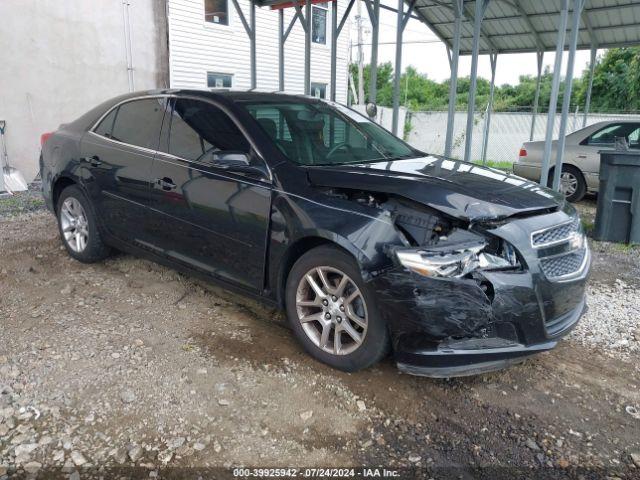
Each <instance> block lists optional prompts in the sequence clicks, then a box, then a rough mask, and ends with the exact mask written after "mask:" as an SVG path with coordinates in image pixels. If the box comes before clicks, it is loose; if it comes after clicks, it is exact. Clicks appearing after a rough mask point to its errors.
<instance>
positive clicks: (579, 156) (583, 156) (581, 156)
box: [578, 155, 587, 158]
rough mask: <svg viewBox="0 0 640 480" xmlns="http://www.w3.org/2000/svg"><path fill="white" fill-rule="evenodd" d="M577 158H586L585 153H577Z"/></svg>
mask: <svg viewBox="0 0 640 480" xmlns="http://www.w3.org/2000/svg"><path fill="white" fill-rule="evenodd" d="M578 158H587V156H586V155H578Z"/></svg>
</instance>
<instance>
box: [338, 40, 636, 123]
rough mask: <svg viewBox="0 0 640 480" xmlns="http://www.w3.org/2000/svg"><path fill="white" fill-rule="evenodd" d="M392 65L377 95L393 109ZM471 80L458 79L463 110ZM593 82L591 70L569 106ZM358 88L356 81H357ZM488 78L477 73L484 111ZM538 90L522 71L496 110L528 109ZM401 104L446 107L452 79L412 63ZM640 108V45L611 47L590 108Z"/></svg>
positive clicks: (384, 67)
mask: <svg viewBox="0 0 640 480" xmlns="http://www.w3.org/2000/svg"><path fill="white" fill-rule="evenodd" d="M350 70H351V74H352V78H353V79H354V81H355V82H356V83H357V79H358V67H357V65H354V64H352V65H350ZM370 70H371V69H370V67H369V65H366V66H365V67H364V83H365V89H364V91H365V98H366V101H367V102H368V101H369V98H368V96H369V78H370ZM393 74H394V72H393V67H392V65H391V63H383V64H380V65H379V66H378V81H377V87H378V93H377V98H376V103H377V104H378V105H381V106H386V107H390V106H392V104H393ZM552 81H553V74H552V73H551V71H550V70H549V68H548V67H547V68H545V70H544V72H543V73H542V75H541V77H540V99H539V103H538V111H539V112H545V111H547V110H548V108H549V98H550V97H551V84H552ZM470 86H471V79H470V78H469V77H461V78H459V79H458V85H457V95H456V108H457V109H458V110H464V109H466V108H467V105H468V101H469V89H470ZM588 86H589V69H588V68H587V69H585V70H584V71H583V72H582V76H581V77H580V78H576V79H575V80H574V82H573V87H572V91H571V102H570V104H571V106H572V107H571V108H572V109H573V108H574V106H575V105H580V108H582V106H583V105H584V103H585V98H586V94H587V89H588ZM355 87H356V91H357V88H358V86H357V84H356V85H355ZM489 89H490V84H489V81H488V80H486V79H485V78H482V77H479V78H478V80H477V87H476V102H475V103H476V109H477V110H478V111H482V110H484V108H486V106H487V103H488V101H489ZM535 92H536V77H535V76H532V75H521V76H520V78H519V80H518V83H517V84H516V85H502V86H496V88H495V93H494V110H495V111H513V110H530V109H531V108H532V107H533V102H534V98H535ZM563 95H564V82H561V83H560V93H559V95H558V109H560V108H561V106H562V98H563ZM400 104H401V105H406V106H407V108H409V109H411V110H414V111H415V110H446V109H447V108H448V104H449V80H445V81H443V82H435V81H433V80H431V79H429V78H428V77H427V75H425V74H422V73H419V72H418V71H417V70H416V69H415V68H414V67H411V66H409V67H407V68H406V69H405V71H404V73H403V74H402V76H401V77H400ZM630 110H633V111H639V110H640V47H629V48H613V49H610V50H607V51H606V52H605V53H604V54H603V55H602V56H601V57H599V58H598V59H597V63H596V66H595V72H594V80H593V91H592V96H591V111H593V112H595V111H630Z"/></svg>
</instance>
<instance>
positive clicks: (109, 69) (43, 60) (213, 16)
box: [0, 0, 349, 181]
mask: <svg viewBox="0 0 640 480" xmlns="http://www.w3.org/2000/svg"><path fill="white" fill-rule="evenodd" d="M238 1H239V6H240V8H241V9H242V10H243V11H244V12H245V16H246V18H247V19H248V18H249V2H248V1H247V0H238ZM339 3H340V4H341V5H340V7H339V9H340V11H339V12H338V14H339V17H338V18H342V15H343V12H344V9H345V8H346V4H347V2H344V1H341V2H339ZM331 8H333V7H332V3H331V2H330V3H329V4H315V5H314V6H313V7H312V10H313V15H312V23H313V28H312V33H313V34H312V38H313V43H312V49H311V58H312V60H311V82H312V87H313V88H314V89H313V91H312V94H316V95H318V96H321V97H326V98H329V96H330V90H329V89H330V88H332V86H331V85H330V68H331V55H330V54H331V38H330V35H331V32H330V31H331V28H330V25H331ZM293 15H294V9H293V8H287V9H286V11H285V26H288V25H289V22H290V20H291V18H293ZM0 19H2V27H1V28H0V45H1V46H2V48H0V66H1V69H2V75H0V120H4V121H6V143H7V153H8V160H9V163H10V164H11V166H13V167H16V168H17V169H18V170H19V171H20V172H21V173H22V174H23V176H24V177H25V178H26V180H27V181H31V180H33V179H34V178H35V176H36V175H37V173H38V168H39V167H38V158H39V155H40V135H41V134H42V133H45V132H50V131H53V130H55V129H57V128H58V126H59V125H60V124H61V123H65V122H68V121H71V120H74V119H75V118H77V117H78V116H80V115H81V114H83V113H84V112H86V111H87V110H89V109H91V108H92V107H94V106H96V105H98V104H99V103H101V102H102V101H104V100H106V99H108V98H111V97H114V96H116V95H120V94H122V93H125V92H128V91H133V90H148V89H155V88H166V87H169V86H171V87H181V88H206V87H207V86H211V87H219V86H223V87H233V88H239V89H248V88H250V70H251V68H250V61H249V55H250V53H249V50H250V42H249V39H248V36H247V34H246V32H245V30H244V27H243V25H242V23H241V21H240V18H239V17H238V14H237V12H236V10H235V8H234V5H233V0H91V1H87V0H64V1H44V0H0ZM256 34H257V88H258V89H260V90H277V89H278V12H277V11H273V10H271V9H269V8H256ZM167 39H168V45H167ZM304 40H305V37H304V30H303V28H302V26H301V24H300V22H299V21H297V22H296V24H295V26H294V27H293V29H292V30H291V33H290V35H289V37H288V39H287V42H286V44H285V62H286V68H285V90H286V91H287V92H291V93H303V92H304ZM348 46H349V28H348V25H347V26H345V28H344V29H343V31H342V34H341V35H340V38H339V42H338V58H337V87H336V88H337V90H336V93H337V95H336V99H337V101H339V102H343V103H344V102H346V99H347V68H348V66H347V62H348V49H349V48H348Z"/></svg>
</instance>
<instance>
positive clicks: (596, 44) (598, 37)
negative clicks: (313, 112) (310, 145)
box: [232, 0, 640, 189]
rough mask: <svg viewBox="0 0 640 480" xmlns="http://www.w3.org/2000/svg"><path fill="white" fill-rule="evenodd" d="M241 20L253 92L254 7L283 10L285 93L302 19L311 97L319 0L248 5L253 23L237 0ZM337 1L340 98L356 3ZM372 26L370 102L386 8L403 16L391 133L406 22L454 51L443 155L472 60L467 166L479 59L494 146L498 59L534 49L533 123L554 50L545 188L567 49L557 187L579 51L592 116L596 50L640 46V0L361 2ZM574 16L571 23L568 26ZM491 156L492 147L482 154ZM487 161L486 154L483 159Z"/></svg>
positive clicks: (334, 20) (260, 0)
mask: <svg viewBox="0 0 640 480" xmlns="http://www.w3.org/2000/svg"><path fill="white" fill-rule="evenodd" d="M232 1H233V3H234V5H235V7H236V10H237V11H238V14H239V16H240V19H241V20H242V23H243V25H244V27H245V29H246V31H247V34H248V35H249V38H250V39H251V66H252V72H251V78H252V87H253V88H255V87H256V85H257V78H256V77H257V74H256V68H255V59H256V54H255V52H256V44H257V41H256V35H255V7H256V6H260V7H271V8H272V9H276V10H279V75H280V88H279V89H280V90H283V89H284V64H285V62H284V56H285V49H284V44H285V41H286V39H287V36H288V34H289V32H290V31H291V28H292V27H293V25H294V24H295V23H296V22H297V21H299V22H300V23H301V25H302V27H303V28H304V30H305V56H304V61H305V93H307V94H309V91H310V89H309V86H310V70H311V4H312V3H317V2H320V1H321V0H250V6H251V10H250V18H249V21H247V20H246V19H245V17H244V14H243V13H242V10H241V9H240V7H239V5H238V0H232ZM332 1H333V2H334V4H335V3H337V2H342V1H345V2H346V3H347V5H348V6H347V8H346V11H345V13H344V15H343V16H342V18H341V19H338V16H337V13H336V11H337V9H336V8H332V15H331V32H332V33H331V39H332V42H331V43H332V44H331V56H332V65H331V85H332V88H331V92H332V93H331V95H332V99H334V98H335V93H334V90H335V88H334V85H335V77H336V63H335V57H336V55H337V51H336V48H337V44H336V40H335V39H336V38H337V37H338V35H340V32H341V30H342V28H343V27H344V25H345V22H346V20H347V18H348V16H349V13H350V11H351V8H352V7H353V4H354V1H355V0H332ZM363 1H364V4H365V6H366V8H367V12H368V14H369V18H370V21H371V25H372V32H371V33H372V40H371V70H370V82H369V98H370V99H373V101H375V99H376V97H377V96H376V83H377V82H376V77H377V65H378V43H379V41H378V33H379V17H380V9H381V8H383V9H386V10H392V11H395V12H396V14H397V34H396V60H395V68H394V70H395V74H394V82H393V132H394V133H397V131H398V129H399V125H398V108H399V96H400V89H399V78H400V75H401V72H402V36H403V31H404V28H405V26H406V24H407V21H408V20H409V19H410V18H416V19H418V20H420V21H422V22H423V23H424V24H425V25H426V26H427V27H428V28H429V29H430V30H431V31H432V32H433V33H434V34H435V35H436V36H437V37H438V38H439V39H440V40H442V41H443V42H444V44H445V45H446V47H447V51H448V54H449V63H450V67H451V82H450V85H449V113H448V121H447V132H446V141H445V152H444V154H445V156H449V155H450V153H451V145H452V140H453V138H452V133H453V118H454V113H455V112H454V111H455V105H456V93H457V87H456V84H457V79H458V59H459V56H460V55H465V54H467V55H471V74H470V78H471V85H470V89H469V98H468V101H467V104H468V111H467V129H466V132H467V133H466V135H465V154H464V159H465V160H467V161H469V160H471V158H470V153H471V142H472V133H473V115H474V112H475V94H476V82H477V67H478V56H479V55H480V54H489V55H490V60H491V84H490V85H491V87H490V88H491V90H490V99H489V106H488V108H487V118H486V120H485V129H484V135H483V136H484V139H483V145H485V147H486V143H487V141H488V131H489V122H490V119H491V108H492V107H491V106H492V103H493V90H494V83H495V70H496V63H497V58H498V55H499V54H504V53H526V52H536V53H537V63H538V76H537V82H536V94H535V100H534V105H533V113H534V114H533V120H532V126H531V130H532V131H533V126H534V122H535V117H536V113H537V110H538V99H539V94H540V78H541V74H542V62H543V55H544V52H547V51H555V59H554V68H553V82H552V88H551V96H550V102H549V108H548V122H547V132H546V136H545V153H544V159H543V165H542V173H541V179H540V181H541V183H542V184H543V185H544V184H546V182H547V177H548V174H549V167H550V165H549V160H550V155H551V149H552V135H553V123H554V122H555V112H556V109H557V101H558V94H559V92H560V82H561V67H562V57H563V53H564V50H565V49H566V50H568V59H567V71H566V74H565V79H564V83H565V90H564V91H565V94H564V95H563V97H562V98H563V103H562V115H561V119H560V135H559V141H558V144H557V155H556V165H555V170H554V178H553V185H554V188H556V189H557V188H558V186H559V182H560V167H561V165H562V158H563V153H564V134H565V130H566V123H567V115H568V110H569V100H570V98H571V88H572V81H573V70H574V63H575V52H576V50H577V49H590V50H591V62H590V80H589V87H588V90H587V98H586V104H585V114H586V112H588V111H589V103H590V97H591V86H592V80H593V69H594V65H595V60H596V52H597V49H602V48H613V47H622V46H630V45H640V0H397V7H396V8H393V6H391V5H382V4H381V0H363ZM286 7H293V8H295V10H296V15H295V16H294V18H293V19H292V20H291V22H290V23H289V25H288V26H287V25H285V23H284V16H283V12H282V9H283V8H286ZM569 18H570V19H571V22H569ZM483 150H484V151H486V148H485V149H483ZM483 161H484V154H483Z"/></svg>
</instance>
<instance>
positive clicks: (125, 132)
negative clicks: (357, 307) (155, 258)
mask: <svg viewBox="0 0 640 480" xmlns="http://www.w3.org/2000/svg"><path fill="white" fill-rule="evenodd" d="M166 104H167V97H146V98H143V99H136V100H129V101H126V102H124V103H122V104H120V105H118V106H116V107H115V108H113V109H112V110H111V111H110V112H108V113H107V115H105V116H104V118H103V119H102V120H101V121H100V122H99V123H98V125H97V126H96V128H95V129H94V130H92V131H91V132H89V133H88V134H87V135H85V136H84V137H83V139H82V143H81V147H80V149H81V164H82V166H83V167H82V168H83V169H85V171H86V173H85V174H83V175H82V176H83V178H84V179H85V180H84V183H85V186H86V188H87V190H88V192H89V194H90V196H91V198H92V200H93V204H94V206H95V208H96V210H97V213H98V216H99V218H100V219H101V221H102V223H103V225H104V227H105V228H106V229H107V230H108V231H109V233H111V234H112V235H114V236H116V237H118V238H120V239H121V240H124V241H127V242H129V243H135V242H137V241H143V240H144V238H143V237H144V231H145V229H144V228H143V224H144V222H145V219H146V218H148V208H149V201H150V190H151V167H152V165H153V158H154V155H155V151H156V148H157V146H158V142H159V138H160V131H161V127H162V122H163V118H164V114H165V110H166Z"/></svg>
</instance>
